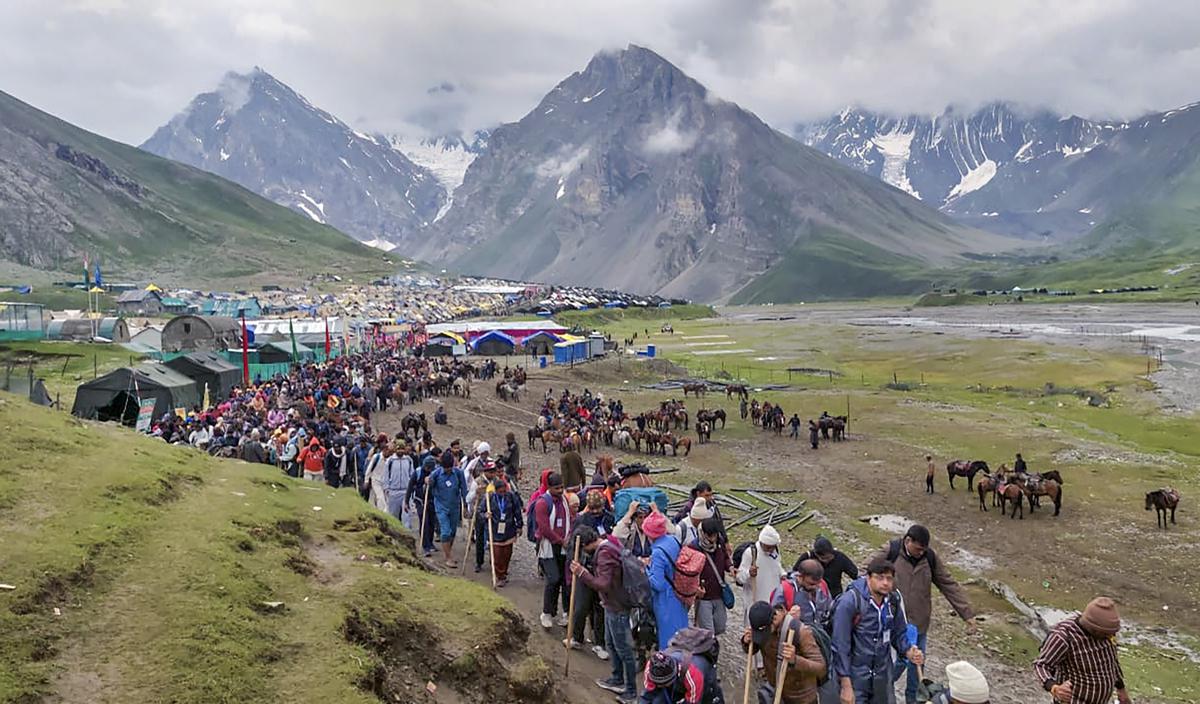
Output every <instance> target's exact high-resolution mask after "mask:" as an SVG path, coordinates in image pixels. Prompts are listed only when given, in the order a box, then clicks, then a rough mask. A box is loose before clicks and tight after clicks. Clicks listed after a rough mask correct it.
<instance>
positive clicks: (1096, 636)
mask: <svg viewBox="0 0 1200 704" xmlns="http://www.w3.org/2000/svg"><path fill="white" fill-rule="evenodd" d="M1119 630H1121V618H1120V616H1119V615H1118V614H1117V605H1116V604H1115V603H1113V600H1112V599H1109V598H1108V597H1105V596H1101V597H1096V598H1095V599H1093V600H1092V601H1091V603H1089V604H1088V605H1087V608H1086V609H1084V610H1083V613H1082V614H1080V615H1079V616H1077V617H1075V618H1072V619H1067V620H1066V621H1063V622H1062V623H1060V624H1058V625H1057V626H1055V627H1054V629H1053V630H1051V631H1050V635H1048V636H1046V640H1045V642H1044V643H1042V648H1041V652H1040V653H1038V657H1037V660H1034V662H1033V669H1034V672H1036V673H1037V676H1038V679H1039V680H1041V682H1042V687H1044V688H1045V690H1046V691H1047V692H1049V693H1050V696H1052V697H1054V701H1056V702H1060V703H1061V704H1107V703H1108V702H1109V701H1110V700H1111V699H1112V694H1113V690H1114V689H1115V690H1116V692H1117V700H1118V701H1119V702H1120V703H1121V704H1130V702H1131V701H1132V700H1131V699H1130V698H1129V693H1128V692H1126V691H1125V680H1124V677H1123V676H1122V674H1121V663H1120V662H1118V661H1117V639H1116V636H1117V631H1119Z"/></svg>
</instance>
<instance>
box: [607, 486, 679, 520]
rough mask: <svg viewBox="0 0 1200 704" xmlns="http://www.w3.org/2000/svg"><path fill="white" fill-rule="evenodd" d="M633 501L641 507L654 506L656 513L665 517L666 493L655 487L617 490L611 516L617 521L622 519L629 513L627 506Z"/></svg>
mask: <svg viewBox="0 0 1200 704" xmlns="http://www.w3.org/2000/svg"><path fill="white" fill-rule="evenodd" d="M634 501H636V502H638V503H639V504H641V505H643V506H649V505H650V504H656V505H657V506H658V512H659V513H661V514H663V515H664V516H665V515H667V504H668V503H669V502H668V500H667V492H665V491H663V490H662V489H659V488H657V487H645V488H642V487H630V488H628V489H620V490H618V491H617V493H616V494H614V495H613V515H614V516H616V517H617V518H618V519H620V518H622V517H624V516H625V514H626V513H628V512H629V504H630V503H632V502H634Z"/></svg>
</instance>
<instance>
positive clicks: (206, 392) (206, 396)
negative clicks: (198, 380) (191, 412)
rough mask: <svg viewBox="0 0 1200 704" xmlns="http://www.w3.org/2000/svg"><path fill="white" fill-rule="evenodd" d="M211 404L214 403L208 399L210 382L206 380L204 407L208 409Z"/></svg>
mask: <svg viewBox="0 0 1200 704" xmlns="http://www.w3.org/2000/svg"><path fill="white" fill-rule="evenodd" d="M211 406H212V403H210V402H209V400H208V382H207V381H206V382H204V405H203V406H202V408H203V409H204V410H206V411H207V410H208V409H209V408H210V407H211Z"/></svg>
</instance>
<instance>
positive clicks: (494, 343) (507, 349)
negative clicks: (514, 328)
mask: <svg viewBox="0 0 1200 704" xmlns="http://www.w3.org/2000/svg"><path fill="white" fill-rule="evenodd" d="M516 349H517V341H516V340H514V339H513V338H512V337H510V336H508V335H506V334H504V333H503V332H500V331H499V330H492V331H491V332H488V333H484V334H483V335H480V336H479V337H477V338H475V341H474V342H472V343H471V351H472V352H474V353H475V354H484V355H490V356H499V355H505V354H512V353H513V352H515V351H516Z"/></svg>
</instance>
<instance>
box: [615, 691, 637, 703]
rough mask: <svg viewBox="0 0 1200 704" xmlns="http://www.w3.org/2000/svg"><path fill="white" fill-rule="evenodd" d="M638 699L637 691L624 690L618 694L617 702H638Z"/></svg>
mask: <svg viewBox="0 0 1200 704" xmlns="http://www.w3.org/2000/svg"><path fill="white" fill-rule="evenodd" d="M637 700H638V695H637V692H622V693H621V694H618V695H617V702H619V704H637Z"/></svg>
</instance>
